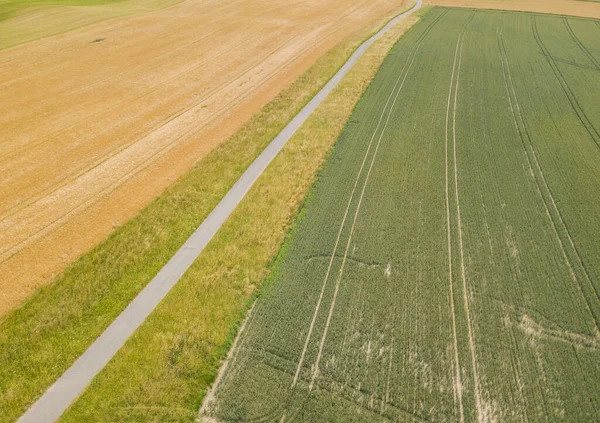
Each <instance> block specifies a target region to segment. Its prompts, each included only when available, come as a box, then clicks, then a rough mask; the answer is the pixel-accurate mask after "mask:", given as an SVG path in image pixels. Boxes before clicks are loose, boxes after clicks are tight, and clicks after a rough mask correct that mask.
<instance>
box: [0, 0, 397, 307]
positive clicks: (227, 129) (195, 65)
mask: <svg viewBox="0 0 600 423" xmlns="http://www.w3.org/2000/svg"><path fill="white" fill-rule="evenodd" d="M401 3H402V0H393V1H384V0H377V1H364V0H363V1H359V2H355V1H352V0H335V1H331V2H326V3H324V2H320V1H316V0H304V1H299V2H298V1H292V0H266V1H265V0H251V1H241V0H229V1H226V2H218V3H216V2H204V1H197V0H190V1H186V2H184V3H181V4H179V5H176V6H174V7H171V8H168V9H164V10H160V11H157V12H153V13H147V14H142V15H135V16H128V17H123V18H119V19H113V20H110V21H105V22H101V23H98V24H94V25H90V26H87V27H85V28H83V29H80V30H77V31H72V32H69V33H65V34H61V35H57V36H54V37H50V38H45V39H42V40H39V41H36V42H33V43H29V44H25V45H21V46H18V47H15V48H11V49H8V50H4V51H0V126H1V127H2V128H3V137H2V138H1V139H0V167H1V168H2V169H3V177H2V179H1V180H0V272H1V273H2V274H3V275H7V276H6V277H4V278H3V279H2V280H1V281H0V315H2V314H4V313H5V312H6V311H7V310H9V309H10V308H12V307H14V306H15V305H17V304H18V303H19V302H21V301H22V300H23V299H24V298H26V297H27V296H28V295H29V294H30V293H31V292H33V291H34V290H35V289H36V288H38V287H39V286H41V285H44V284H45V283H47V282H48V281H49V280H51V278H52V276H53V275H54V274H56V273H57V272H60V271H61V270H62V269H64V267H65V266H66V265H68V264H69V263H71V262H72V261H73V260H74V259H76V258H77V257H78V256H80V255H81V254H82V253H84V252H85V251H87V250H89V249H90V248H91V247H92V246H94V245H95V244H97V243H98V242H99V241H101V240H102V239H103V238H105V237H106V236H107V235H108V234H109V233H110V232H111V231H112V230H113V228H114V227H115V226H118V225H120V224H122V223H124V222H125V221H127V220H128V219H130V218H131V217H133V216H134V215H135V214H136V213H137V212H139V210H140V209H141V208H142V207H144V206H145V205H146V204H148V203H149V202H150V201H151V200H152V199H153V198H155V197H156V196H157V195H159V194H160V193H161V192H162V191H163V190H164V189H165V188H166V187H167V186H169V185H170V184H171V183H172V182H173V181H175V180H176V179H177V178H178V177H179V176H181V175H182V174H183V173H185V172H186V171H187V170H188V169H189V168H190V167H191V166H192V165H193V164H194V163H195V162H197V161H198V160H199V159H201V158H202V157H203V156H204V155H205V154H206V153H207V152H208V151H210V150H211V149H212V148H213V147H215V146H216V145H217V144H218V143H219V142H221V141H222V140H224V139H225V138H226V137H228V136H229V135H231V134H232V133H233V132H235V130H236V129H238V128H239V127H240V126H241V125H242V124H243V123H244V122H245V121H246V120H247V119H248V118H249V117H250V116H251V115H252V114H254V113H255V112H257V111H258V110H259V109H260V108H261V107H262V106H263V105H264V104H266V103H267V102H268V101H270V100H271V99H272V98H273V97H274V96H275V95H276V94H277V93H278V92H279V91H280V90H281V89H282V88H284V87H285V86H287V85H289V83H291V82H292V81H293V80H294V79H295V78H297V77H298V76H299V75H300V74H301V73H302V72H304V71H305V70H306V69H307V68H308V67H309V66H310V65H311V64H312V63H314V61H315V60H316V59H317V58H318V57H320V56H321V55H322V54H323V53H324V52H325V51H327V50H328V49H330V48H331V47H333V46H334V45H335V44H337V43H338V42H339V41H340V40H342V39H344V38H346V37H347V36H348V35H349V34H351V33H353V32H354V31H355V30H356V29H357V28H359V27H362V26H364V25H365V24H367V23H369V22H371V21H373V20H374V19H375V18H377V17H380V16H382V15H384V14H388V13H390V12H391V11H392V10H395V9H397V8H398V6H400V4H401ZM32 58H35V60H32Z"/></svg>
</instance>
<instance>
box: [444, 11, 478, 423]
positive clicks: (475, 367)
mask: <svg viewBox="0 0 600 423" xmlns="http://www.w3.org/2000/svg"><path fill="white" fill-rule="evenodd" d="M473 16H474V14H473V15H472V16H471V19H472V17H473ZM468 23H469V22H467V24H465V29H463V33H462V40H461V44H460V55H459V59H458V69H457V75H456V89H455V91H454V110H453V113H452V145H453V154H454V192H455V196H456V221H457V227H458V241H459V247H460V248H459V251H460V274H461V279H462V285H463V302H464V307H465V314H466V318H467V333H468V338H469V352H470V355H471V366H472V367H473V382H474V393H475V407H476V409H477V421H478V422H483V421H485V420H487V419H486V418H485V414H484V411H483V403H482V400H481V390H480V389H481V382H480V380H479V371H478V365H477V353H476V351H475V339H474V334H473V325H472V320H471V309H470V304H469V292H468V289H467V278H466V271H465V257H464V249H463V236H462V219H461V216H460V200H459V194H458V163H457V159H456V157H457V156H456V107H457V101H458V85H459V82H460V69H461V66H462V52H463V47H464V42H465V35H464V33H465V31H466V25H468Z"/></svg>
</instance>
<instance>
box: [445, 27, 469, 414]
mask: <svg viewBox="0 0 600 423" xmlns="http://www.w3.org/2000/svg"><path fill="white" fill-rule="evenodd" d="M460 40H461V35H459V36H458V40H457V41H456V49H455V52H454V63H453V65H452V76H451V77H450V89H449V90H448V107H447V109H446V150H445V151H446V232H447V239H448V281H449V284H450V314H451V315H452V338H453V344H454V364H453V366H452V367H453V369H454V375H453V379H454V383H453V391H454V402H455V403H456V401H457V400H458V405H459V412H460V421H461V423H462V422H464V420H465V413H464V408H463V402H462V382H461V378H460V358H459V356H458V336H457V330H456V311H455V310H454V279H453V276H452V235H451V230H450V196H449V183H448V180H449V175H448V168H449V166H448V128H449V126H450V125H449V121H450V100H451V98H452V88H453V86H454V72H455V70H456V58H457V57H458V48H459V45H460Z"/></svg>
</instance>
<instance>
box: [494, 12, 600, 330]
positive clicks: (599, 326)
mask: <svg viewBox="0 0 600 423" xmlns="http://www.w3.org/2000/svg"><path fill="white" fill-rule="evenodd" d="M534 19H535V18H534ZM535 31H536V32H537V28H536V29H535ZM538 37H539V35H538ZM540 41H541V40H540ZM498 45H499V48H500V52H501V57H502V63H503V72H504V77H505V83H506V90H507V94H508V100H509V104H510V108H511V112H512V116H513V121H514V124H515V127H516V129H517V132H518V134H519V138H520V139H521V144H522V146H523V150H524V153H525V156H526V158H527V163H528V165H529V170H530V171H531V173H532V174H533V175H534V180H535V183H536V188H537V192H538V194H539V196H540V198H541V200H542V203H543V205H544V208H545V211H546V215H547V216H548V219H549V220H550V223H551V224H552V227H553V229H554V232H555V235H556V238H557V240H558V243H559V246H560V250H561V253H562V255H563V258H564V260H565V264H566V265H567V266H568V268H569V271H570V274H571V278H572V279H573V281H574V282H576V283H577V286H578V287H579V290H580V292H581V294H582V296H583V298H584V300H585V302H586V306H587V309H588V311H589V313H590V315H591V317H592V320H593V321H594V324H595V326H596V330H597V333H598V334H600V314H599V312H598V310H596V309H597V306H598V304H599V303H600V295H599V293H598V291H597V289H596V287H595V285H594V284H593V282H592V280H591V277H590V274H589V271H588V269H587V267H586V265H585V263H584V262H583V259H582V258H581V255H580V253H579V251H578V249H577V247H576V245H575V243H574V241H573V238H572V236H571V233H570V231H569V228H568V227H567V225H566V223H565V221H564V218H563V216H562V213H561V212H560V210H559V208H558V206H557V204H556V200H555V199H554V195H553V194H552V190H551V189H550V186H549V184H548V181H547V180H546V177H545V175H544V172H543V171H542V167H541V165H540V162H539V159H538V157H537V153H536V151H535V148H534V147H533V142H532V139H531V134H530V133H529V129H528V124H527V118H526V116H525V113H524V112H523V111H522V110H521V107H520V106H519V102H518V99H517V94H516V90H515V85H514V82H513V79H512V73H511V70H510V62H509V60H508V53H507V51H506V46H505V45H504V40H503V38H502V31H500V33H499V41H498ZM505 68H506V69H505ZM509 87H510V90H509ZM511 93H512V96H511ZM513 102H514V105H513ZM521 127H522V128H523V129H521ZM528 147H529V148H528ZM534 169H535V170H534ZM544 193H545V194H546V195H544ZM545 197H548V199H549V200H550V201H549V203H550V204H548V201H547V200H546V198H545ZM551 210H552V211H553V212H554V214H556V216H557V217H558V219H555V218H554V217H553V216H552V213H551ZM556 220H558V222H560V227H561V229H562V230H563V231H564V233H565V234H566V238H567V240H568V246H569V247H570V248H571V251H570V254H568V253H567V248H566V246H565V243H564V242H563V239H562V237H561V235H560V232H561V231H559V228H558V226H559V225H558V224H557V222H556ZM563 236H564V235H563ZM569 256H571V257H574V258H575V261H576V263H575V264H578V265H579V266H578V267H579V268H580V269H582V270H583V275H584V279H586V281H587V282H588V284H589V285H590V286H591V288H592V290H591V291H592V292H593V294H595V297H596V300H597V301H596V307H594V304H593V303H592V302H591V300H590V298H589V294H587V293H586V292H588V289H584V286H583V285H582V283H581V281H580V280H579V277H578V272H577V271H576V269H575V267H576V266H575V264H574V263H573V262H572V259H571V258H569Z"/></svg>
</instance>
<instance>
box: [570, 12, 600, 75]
mask: <svg viewBox="0 0 600 423" xmlns="http://www.w3.org/2000/svg"><path fill="white" fill-rule="evenodd" d="M562 20H563V23H564V24H565V27H566V28H567V31H568V32H569V34H570V35H571V38H572V39H573V41H575V44H577V46H579V48H580V49H581V51H582V52H583V53H584V54H585V55H586V56H587V58H588V59H590V62H592V63H593V64H594V67H595V68H596V69H597V70H600V62H598V60H597V59H596V58H595V57H594V55H593V54H592V53H590V51H589V50H588V49H587V48H586V46H585V45H584V44H583V43H582V42H581V41H580V40H579V38H578V37H577V35H575V32H574V31H573V28H572V27H571V24H570V23H569V19H568V18H567V17H566V16H565V17H563V19H562Z"/></svg>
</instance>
